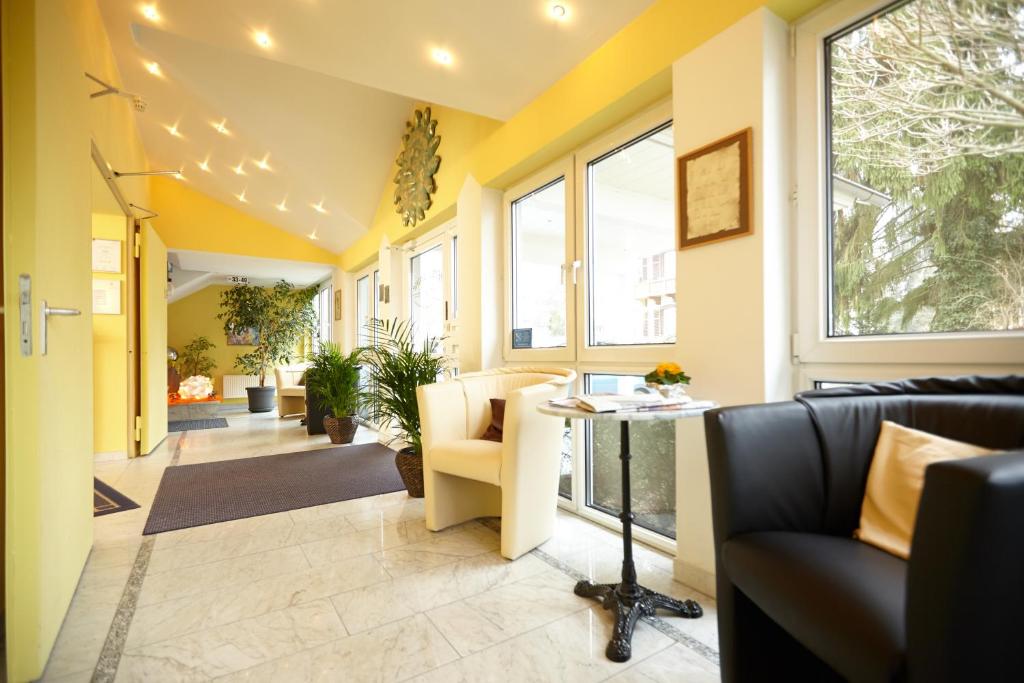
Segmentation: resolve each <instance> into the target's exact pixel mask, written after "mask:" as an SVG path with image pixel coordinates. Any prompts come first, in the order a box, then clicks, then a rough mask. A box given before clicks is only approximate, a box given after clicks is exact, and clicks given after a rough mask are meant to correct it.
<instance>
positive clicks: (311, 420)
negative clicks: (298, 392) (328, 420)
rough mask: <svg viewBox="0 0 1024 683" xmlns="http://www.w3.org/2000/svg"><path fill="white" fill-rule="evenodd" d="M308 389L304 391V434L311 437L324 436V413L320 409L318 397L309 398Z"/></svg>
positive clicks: (325, 431)
mask: <svg viewBox="0 0 1024 683" xmlns="http://www.w3.org/2000/svg"><path fill="white" fill-rule="evenodd" d="M309 393H310V392H309V389H307V390H306V434H308V435H310V436H313V435H314V434H326V433H327V430H326V429H324V417H325V416H326V413H324V410H323V408H321V407H320V400H319V397H315V398H314V397H311V396H310V395H309Z"/></svg>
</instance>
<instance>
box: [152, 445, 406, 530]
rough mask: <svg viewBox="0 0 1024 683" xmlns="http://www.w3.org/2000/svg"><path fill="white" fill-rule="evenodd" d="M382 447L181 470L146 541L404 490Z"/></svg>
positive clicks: (157, 506)
mask: <svg viewBox="0 0 1024 683" xmlns="http://www.w3.org/2000/svg"><path fill="white" fill-rule="evenodd" d="M404 489H405V485H404V484H403V483H402V478H401V477H400V476H399V474H398V470H397V468H396V467H395V452H394V451H393V450H391V449H390V448H387V447H386V446H381V445H380V444H376V443H373V444H361V445H358V446H338V447H335V448H324V449H321V450H316V451H301V452H299V453H283V454H280V455H264V456H261V457H258V458H240V459H238V460H224V461H221V462H208V463H202V464H199V465H178V466H177V467H168V468H167V469H165V470H164V475H163V478H161V479H160V487H159V488H158V489H157V492H156V498H155V499H154V500H153V507H152V509H151V510H150V512H149V519H147V520H146V528H145V530H143V532H142V533H143V534H144V535H149V534H158V533H160V532H163V531H173V530H174V529H187V528H189V527H194V526H203V525H204V524H216V523H217V522H226V521H228V520H232V519H242V518H243V517H255V516H257V515H269V514H272V513H274V512H284V511H285V510H295V509H298V508H305V507H311V506H313V505H323V504H325V503H335V502H337V501H339V500H350V499H352V498H365V497H366V496H375V495H377V494H380V493H392V492H394V491H402V490H404Z"/></svg>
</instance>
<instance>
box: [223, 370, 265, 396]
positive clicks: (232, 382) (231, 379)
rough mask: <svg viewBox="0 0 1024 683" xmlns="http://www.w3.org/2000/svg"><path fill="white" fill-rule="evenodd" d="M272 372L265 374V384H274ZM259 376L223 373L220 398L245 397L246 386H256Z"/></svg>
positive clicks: (258, 383)
mask: <svg viewBox="0 0 1024 683" xmlns="http://www.w3.org/2000/svg"><path fill="white" fill-rule="evenodd" d="M274 384H275V382H274V374H273V373H268V374H267V386H268V387H272V386H274ZM259 385H260V378H259V377H257V376H256V375H224V396H223V397H222V398H245V397H246V396H247V394H246V393H245V388H246V387H258V386H259Z"/></svg>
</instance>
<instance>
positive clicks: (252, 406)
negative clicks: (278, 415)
mask: <svg viewBox="0 0 1024 683" xmlns="http://www.w3.org/2000/svg"><path fill="white" fill-rule="evenodd" d="M245 393H247V394H249V412H250V413H269V412H270V411H271V410H273V409H274V387H246V388H245Z"/></svg>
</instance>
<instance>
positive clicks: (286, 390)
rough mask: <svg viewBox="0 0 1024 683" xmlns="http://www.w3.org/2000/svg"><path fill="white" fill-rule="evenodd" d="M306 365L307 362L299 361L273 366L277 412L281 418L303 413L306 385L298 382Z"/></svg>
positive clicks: (304, 411)
mask: <svg viewBox="0 0 1024 683" xmlns="http://www.w3.org/2000/svg"><path fill="white" fill-rule="evenodd" d="M308 367H309V363H299V364H297V365H285V366H279V367H276V368H274V375H275V376H276V378H277V413H278V415H280V416H281V417H282V418H285V417H288V416H289V415H305V413H306V387H305V386H304V385H300V384H299V382H300V381H302V375H303V373H305V372H306V368H308Z"/></svg>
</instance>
